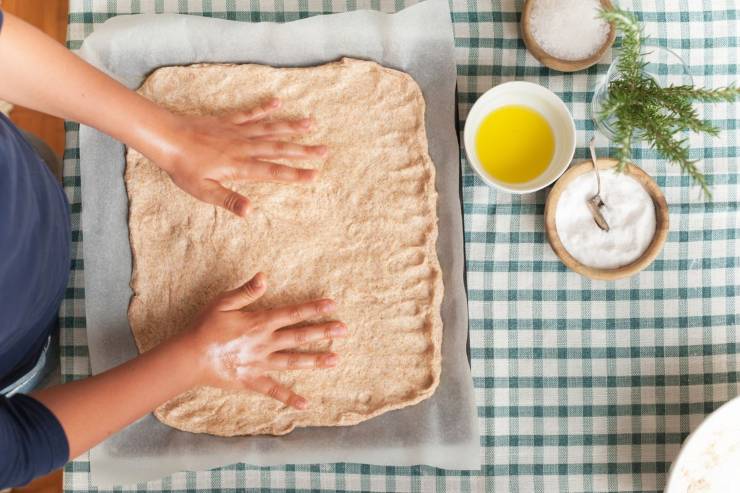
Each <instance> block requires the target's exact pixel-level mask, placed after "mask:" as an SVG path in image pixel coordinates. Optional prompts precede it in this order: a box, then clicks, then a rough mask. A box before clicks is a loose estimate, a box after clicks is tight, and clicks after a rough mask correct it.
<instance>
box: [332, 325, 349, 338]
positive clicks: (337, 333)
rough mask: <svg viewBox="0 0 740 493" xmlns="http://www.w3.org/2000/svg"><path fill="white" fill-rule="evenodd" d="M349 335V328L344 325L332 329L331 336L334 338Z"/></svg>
mask: <svg viewBox="0 0 740 493" xmlns="http://www.w3.org/2000/svg"><path fill="white" fill-rule="evenodd" d="M346 333H347V327H346V326H344V325H335V326H334V327H332V328H331V335H333V336H343V335H344V334H346Z"/></svg>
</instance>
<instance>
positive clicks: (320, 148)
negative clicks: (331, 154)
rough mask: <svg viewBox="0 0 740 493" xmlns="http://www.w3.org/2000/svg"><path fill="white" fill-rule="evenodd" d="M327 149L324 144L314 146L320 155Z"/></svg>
mask: <svg viewBox="0 0 740 493" xmlns="http://www.w3.org/2000/svg"><path fill="white" fill-rule="evenodd" d="M328 150H329V149H327V147H326V146H316V152H317V153H318V154H320V155H322V156H323V155H325V154H326V153H327V152H328Z"/></svg>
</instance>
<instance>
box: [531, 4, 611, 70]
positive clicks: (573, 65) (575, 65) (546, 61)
mask: <svg viewBox="0 0 740 493" xmlns="http://www.w3.org/2000/svg"><path fill="white" fill-rule="evenodd" d="M536 1H537V0H526V1H525V2H524V8H523V9H522V18H521V21H520V26H521V30H522V39H524V44H525V45H526V46H527V49H528V50H529V52H530V53H531V54H532V55H534V57H535V58H536V59H537V60H539V61H540V63H541V64H543V65H544V66H546V67H550V68H551V69H554V70H559V71H560V72H576V71H578V70H583V69H587V68H588V67H590V66H591V65H595V64H596V62H598V61H599V60H601V57H603V56H604V53H606V50H608V49H609V47H610V46H611V45H612V44H614V39H615V38H616V37H617V30H616V28H615V27H614V24H611V27H610V29H609V36H607V38H606V42H605V43H604V44H603V45H602V46H601V48H599V49H598V50H597V51H596V53H594V54H593V55H591V56H590V57H588V58H584V59H583V60H563V59H561V58H556V57H554V56H552V55H550V54H549V53H547V52H546V51H545V50H543V49H542V47H541V46H540V45H539V44H538V43H537V41H535V39H534V37H533V36H532V33H531V31H530V29H529V14H530V13H531V11H532V6H533V5H534V3H535V2H536ZM601 6H602V7H603V8H604V9H611V8H612V3H611V2H610V1H609V0H601ZM573 34H576V35H577V33H573Z"/></svg>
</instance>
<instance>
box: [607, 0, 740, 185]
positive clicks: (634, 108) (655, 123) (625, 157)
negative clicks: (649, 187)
mask: <svg viewBox="0 0 740 493" xmlns="http://www.w3.org/2000/svg"><path fill="white" fill-rule="evenodd" d="M601 16H602V17H603V18H604V19H605V20H607V21H608V22H612V23H614V25H615V26H616V27H617V29H619V30H620V31H622V44H621V47H620V53H619V59H618V61H617V70H618V71H619V78H617V79H616V80H613V81H611V82H609V87H608V91H607V97H606V100H605V101H604V103H603V104H602V106H601V113H600V114H599V118H601V119H604V120H606V119H610V118H613V119H614V121H615V124H614V129H615V136H614V140H615V142H616V144H617V156H616V157H617V159H618V160H619V162H618V164H617V169H618V170H622V169H624V166H625V165H627V163H629V162H630V161H631V159H632V138H633V137H636V136H639V137H641V138H644V139H645V140H646V141H647V142H648V143H649V144H650V146H651V147H652V148H654V149H655V150H657V151H658V152H659V153H660V154H661V155H663V156H664V157H665V158H666V159H667V160H668V161H670V162H673V163H676V164H677V165H678V166H679V167H680V168H681V170H683V172H685V173H686V174H688V175H689V176H691V178H692V179H693V180H694V182H695V183H696V184H697V185H699V187H700V188H701V189H702V191H703V192H704V194H705V196H707V197H711V192H710V190H709V184H708V183H707V179H706V177H705V176H704V174H703V173H702V171H701V170H700V169H699V168H698V166H697V161H696V160H692V159H690V156H689V145H688V139H687V138H685V137H677V136H676V135H677V134H680V133H682V132H686V131H691V132H697V133H707V134H710V135H715V136H716V135H717V134H718V133H719V128H717V127H715V126H714V125H712V124H711V123H709V122H706V121H703V120H701V119H700V118H699V114H698V112H697V111H696V109H695V108H694V105H693V103H694V102H695V101H701V102H707V103H716V102H720V101H733V100H734V99H735V98H736V97H737V96H738V95H740V89H738V88H736V87H735V86H730V87H723V88H719V89H705V88H697V87H693V86H686V85H683V86H669V87H660V86H659V85H658V83H657V82H656V81H655V80H654V79H653V78H651V77H650V76H648V75H647V74H646V73H645V72H644V71H643V69H644V68H645V66H646V65H647V62H645V60H644V54H643V52H642V51H641V46H642V43H643V41H644V39H645V36H644V35H643V31H642V26H641V25H640V23H639V22H638V21H637V19H636V18H635V16H634V15H632V14H631V13H628V12H625V11H623V10H620V9H617V8H614V9H611V10H604V11H602V12H601Z"/></svg>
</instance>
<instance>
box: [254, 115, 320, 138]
mask: <svg viewBox="0 0 740 493" xmlns="http://www.w3.org/2000/svg"><path fill="white" fill-rule="evenodd" d="M311 123H312V122H311V119H310V118H304V119H303V120H293V121H288V120H280V121H272V122H263V121H261V122H255V123H251V124H249V125H245V126H244V134H245V135H246V136H248V137H266V136H270V135H283V136H285V135H296V134H303V133H306V132H308V131H309V130H311Z"/></svg>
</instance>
